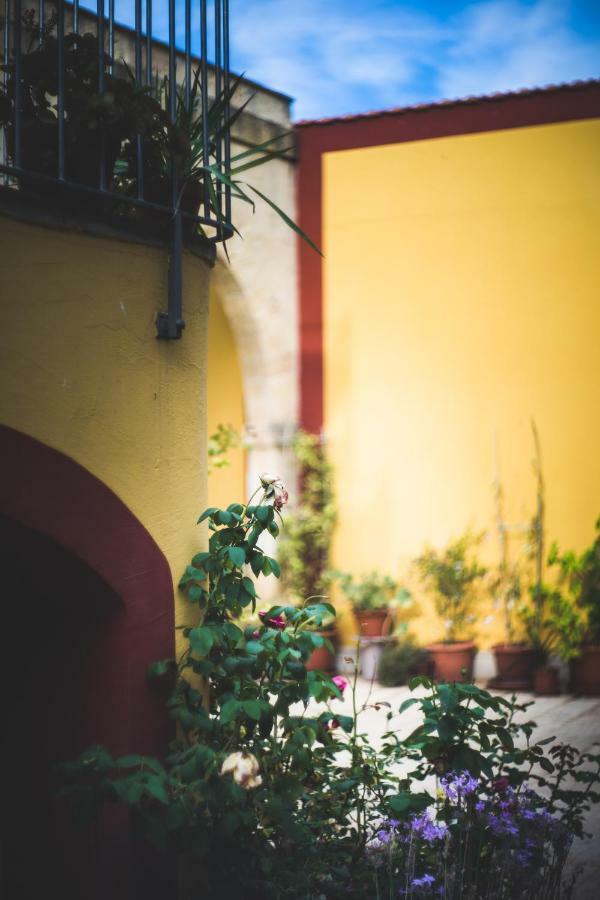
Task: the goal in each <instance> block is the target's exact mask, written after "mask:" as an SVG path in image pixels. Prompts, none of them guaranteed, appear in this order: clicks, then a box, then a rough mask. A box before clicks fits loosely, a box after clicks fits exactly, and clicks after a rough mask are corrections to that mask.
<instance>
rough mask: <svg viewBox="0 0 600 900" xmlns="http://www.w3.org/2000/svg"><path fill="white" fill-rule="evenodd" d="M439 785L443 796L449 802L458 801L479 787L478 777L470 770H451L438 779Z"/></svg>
mask: <svg viewBox="0 0 600 900" xmlns="http://www.w3.org/2000/svg"><path fill="white" fill-rule="evenodd" d="M440 787H441V789H442V791H443V793H444V796H445V797H446V799H447V800H449V801H450V802H451V803H460V801H461V800H463V799H464V798H465V797H468V796H470V795H471V794H474V793H475V791H476V790H477V789H478V787H479V779H478V778H474V777H473V776H472V775H471V773H470V772H467V771H466V770H465V771H464V772H451V773H450V774H449V775H447V776H446V777H445V778H441V779H440Z"/></svg>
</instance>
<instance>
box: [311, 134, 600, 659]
mask: <svg viewBox="0 0 600 900" xmlns="http://www.w3.org/2000/svg"><path fill="white" fill-rule="evenodd" d="M599 159H600V121H598V120H591V121H581V122H570V123H566V124H559V125H546V126H539V127H531V128H522V129H515V130H506V131H496V132H492V133H486V134H475V135H463V136H458V137H450V138H441V139H436V140H428V141H420V142H414V143H404V144H398V145H391V146H381V147H373V148H368V149H360V150H349V151H341V152H335V153H329V154H327V155H326V156H325V158H324V164H323V165H324V171H323V176H324V198H323V204H324V209H323V213H324V250H325V263H324V342H325V423H326V424H325V427H326V432H327V435H328V437H329V440H330V450H331V458H332V461H333V463H334V465H335V469H336V476H337V488H338V498H339V500H338V502H339V513H340V515H339V527H338V529H337V534H336V540H335V551H334V556H335V563H336V565H338V566H340V567H342V568H345V569H348V570H350V571H353V572H355V573H361V572H364V571H366V570H368V569H372V568H378V569H379V570H382V571H389V572H390V573H392V574H394V575H402V574H404V573H406V571H407V567H408V564H409V561H410V560H411V559H412V558H414V556H415V555H417V554H418V553H419V552H420V551H421V549H422V548H423V545H424V544H425V542H427V541H429V542H431V543H433V544H434V545H437V546H440V547H441V546H443V545H444V544H445V543H446V542H447V541H448V540H449V539H450V538H451V537H453V536H457V535H458V534H460V533H462V532H463V531H464V529H465V528H466V527H467V526H471V527H473V528H475V529H488V530H489V531H490V534H489V537H488V538H487V540H486V542H485V544H484V547H483V549H482V556H484V557H486V558H488V559H490V560H493V559H494V557H495V551H496V544H495V536H494V533H493V515H494V506H493V496H492V482H493V480H494V477H495V472H496V459H497V463H498V468H499V472H500V474H501V477H502V479H503V481H504V486H505V491H506V494H507V512H508V518H509V519H510V521H511V522H513V523H517V524H518V523H526V522H527V521H528V520H529V519H530V517H531V515H532V512H533V508H534V500H535V485H534V479H533V475H532V470H531V460H532V456H533V446H532V439H531V431H530V417H534V418H535V420H536V422H537V425H538V428H539V432H540V437H541V442H542V450H543V456H544V472H545V477H546V481H547V505H548V514H547V526H548V533H549V536H550V537H553V538H557V539H558V540H559V541H560V542H561V543H562V544H563V545H564V546H574V547H582V546H583V545H584V544H585V543H586V542H589V541H590V540H591V538H592V535H593V525H594V521H595V518H596V517H597V515H598V513H600V453H599V451H598V448H599V447H600V401H599V398H600V354H599V352H598V337H599V335H600V303H599V302H598V285H599V284H600V253H599V252H598V235H599V234H600V167H599V166H598V161H599ZM367 186H368V188H367ZM512 543H513V549H517V550H518V549H519V547H520V544H521V538H520V537H514V538H513V540H512ZM428 609H429V607H428V605H427V603H425V606H424V610H425V612H426V613H427V612H428ZM484 614H485V611H484ZM492 615H493V621H491V622H487V623H484V622H480V623H479V639H480V645H481V646H487V645H489V644H490V643H493V640H494V639H495V638H497V637H500V635H501V631H500V618H501V617H500V615H499V612H498V611H497V610H496V611H494V610H492ZM482 618H483V615H482ZM414 630H415V632H416V633H417V634H418V635H419V637H421V638H422V639H423V640H427V639H429V638H436V637H440V636H441V629H440V626H439V623H438V622H437V621H435V620H434V619H433V618H432V617H431V616H430V615H425V616H424V617H422V618H421V619H419V620H418V621H417V622H416V623H415V628H414Z"/></svg>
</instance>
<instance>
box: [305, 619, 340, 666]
mask: <svg viewBox="0 0 600 900" xmlns="http://www.w3.org/2000/svg"><path fill="white" fill-rule="evenodd" d="M317 634H320V635H321V637H324V638H328V639H329V640H330V641H331V642H332V643H333V640H334V638H335V629H334V628H328V629H325V630H324V631H317ZM305 665H306V668H307V669H308V670H309V671H313V670H314V669H320V670H321V671H322V672H333V670H334V669H335V653H332V652H331V650H329V648H328V647H326V646H325V645H324V644H323V646H322V647H316V648H315V649H314V650H313V652H312V653H311V655H310V657H309V658H308V660H307V662H306V663H305Z"/></svg>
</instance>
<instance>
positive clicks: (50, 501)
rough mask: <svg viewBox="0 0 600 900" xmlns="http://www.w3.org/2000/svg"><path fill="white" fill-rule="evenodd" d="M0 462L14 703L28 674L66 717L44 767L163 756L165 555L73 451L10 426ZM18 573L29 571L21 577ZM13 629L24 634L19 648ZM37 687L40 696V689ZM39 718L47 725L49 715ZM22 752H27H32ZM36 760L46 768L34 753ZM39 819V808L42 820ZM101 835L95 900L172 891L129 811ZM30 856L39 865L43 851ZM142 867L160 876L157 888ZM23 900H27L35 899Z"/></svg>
mask: <svg viewBox="0 0 600 900" xmlns="http://www.w3.org/2000/svg"><path fill="white" fill-rule="evenodd" d="M0 459H1V461H2V462H1V471H0V526H1V528H0V540H2V541H3V548H2V549H3V550H4V551H5V553H4V558H5V569H6V573H7V578H8V580H6V579H5V580H4V582H3V583H4V588H5V590H4V591H3V594H4V596H3V599H2V607H3V626H2V627H3V629H4V635H3V637H4V643H5V644H6V645H7V646H9V647H10V649H11V652H10V653H9V654H8V657H10V658H11V659H12V662H11V664H10V667H9V669H8V671H5V672H4V673H3V676H2V681H3V685H2V686H3V689H4V690H5V691H6V694H7V696H10V697H13V699H14V693H11V692H12V691H13V686H15V687H16V689H17V691H19V690H20V689H21V688H19V686H18V685H19V684H20V682H22V681H23V675H24V673H26V671H29V673H30V674H29V676H28V678H29V687H22V690H23V691H29V693H28V697H29V698H30V699H28V700H27V702H28V703H31V698H32V697H33V704H32V710H35V707H36V703H37V704H38V705H39V704H44V703H46V702H51V703H52V704H54V706H53V708H55V709H56V710H58V713H57V718H58V719H59V721H58V723H56V722H54V723H53V737H52V740H53V741H54V743H55V745H56V746H53V747H50V748H48V747H47V743H48V742H46V744H44V741H43V740H41V739H40V740H39V745H40V760H39V769H40V771H41V770H42V769H43V765H44V760H43V759H42V758H41V757H42V755H45V756H44V758H45V759H46V761H47V757H48V754H50V756H52V757H53V759H52V761H53V762H54V761H56V758H58V757H60V754H61V752H63V753H66V754H77V753H79V752H81V750H83V749H85V747H87V746H89V745H90V744H93V743H96V744H102V745H104V746H106V747H107V748H108V750H109V751H110V752H111V753H113V754H115V755H120V754H125V753H130V752H138V753H144V754H151V755H157V756H161V755H162V754H163V753H164V750H165V748H166V745H167V743H168V740H169V739H170V737H171V736H172V734H171V727H170V725H169V720H168V718H167V716H166V715H165V708H164V697H161V696H157V695H156V694H155V693H154V692H153V691H152V690H150V689H149V688H148V685H147V682H146V679H145V672H146V668H147V666H148V664H149V663H150V662H152V661H153V660H156V659H161V658H164V657H167V656H172V655H173V652H174V634H175V632H174V597H173V585H172V578H171V573H170V570H169V566H168V563H167V561H166V559H165V557H164V555H163V553H162V552H161V550H160V548H159V547H158V545H157V544H156V542H155V541H154V540H153V538H152V537H151V536H150V534H149V533H148V532H147V530H146V529H145V528H144V527H143V525H142V524H141V523H140V522H139V521H138V520H137V519H136V517H135V516H134V515H133V514H132V513H131V511H130V510H129V509H128V508H127V507H126V506H125V504H124V503H123V502H122V501H121V500H120V499H119V498H118V497H117V496H116V495H115V494H114V493H113V492H112V491H111V490H110V489H109V488H107V487H106V485H104V484H102V482H100V481H99V480H98V479H97V478H95V477H94V476H93V475H91V474H90V473H89V472H88V471H86V470H85V469H84V468H83V467H82V466H80V465H79V464H78V463H76V462H75V461H74V460H72V459H69V458H68V457H66V456H65V455H64V454H61V453H59V452H57V451H56V450H53V449H51V448H50V447H47V446H46V445H44V444H41V443H40V442H39V441H36V440H34V439H33V438H30V437H28V436H26V435H24V434H22V433H20V432H17V431H14V430H13V429H10V428H7V427H4V426H0ZM9 569H10V570H12V575H11V576H10V577H8V571H9ZM15 571H16V572H17V573H18V572H22V574H23V577H22V579H21V578H20V577H15ZM49 581H50V582H52V583H50V584H49V583H48V582H49ZM21 584H22V585H23V593H24V596H21V595H20V590H19V588H20V586H21ZM9 585H10V588H8V589H7V587H8V586H9ZM36 604H37V607H36ZM42 604H43V615H41V616H40V610H41V609H42ZM11 623H12V626H11ZM7 629H10V630H11V631H14V632H15V633H14V635H13V638H14V647H12V646H11V645H10V636H9V635H8V634H7ZM30 629H34V630H35V629H37V630H35V631H34V632H31V631H30ZM40 629H45V630H46V631H47V632H48V640H49V641H52V642H53V644H55V645H56V655H57V657H58V659H59V660H60V661H61V665H62V668H61V666H57V667H56V670H55V668H54V666H53V665H52V660H53V654H52V647H50V648H48V647H47V646H46V643H44V640H43V637H44V636H43V635H42V636H40V634H39V632H40ZM28 633H35V635H36V637H35V640H34V641H31V640H28ZM36 642H37V643H36ZM39 648H43V650H44V652H43V653H40V652H39ZM70 648H71V649H73V651H74V652H70ZM4 655H5V659H6V656H7V655H6V654H4ZM32 657H33V662H32ZM38 657H39V661H40V662H39V666H38V668H37V669H36V668H35V665H36V660H37V659H38ZM22 659H26V660H27V665H26V666H23V665H21V660H22ZM65 659H66V660H67V666H68V668H67V669H65V665H64V662H65ZM32 666H33V668H32ZM65 673H66V674H65ZM56 678H61V679H62V682H61V685H63V683H64V686H61V687H59V688H58V689H57V687H56V684H53V683H51V680H52V679H56ZM25 680H27V679H25ZM36 682H37V683H39V685H40V690H39V692H35V691H34V693H33V694H32V689H31V685H35V684H36ZM50 687H51V688H52V690H50ZM46 697H48V700H46ZM5 706H6V708H9V707H10V709H11V710H12V713H13V714H14V712H15V710H16V711H17V715H16V718H15V722H16V723H17V726H16V727H17V728H19V729H22V730H23V735H24V738H25V740H26V742H27V743H26V744H25V745H24V746H26V747H27V748H30V746H31V744H32V743H37V742H38V739H37V737H36V732H35V728H33V729H31V728H29V724H28V720H27V718H26V717H24V716H20V715H19V714H18V710H19V700H18V698H17V700H16V701H15V702H12V703H8V704H5ZM5 711H6V710H5ZM61 715H62V717H63V719H64V727H63V726H62V725H61V724H60V718H61ZM34 717H35V713H34ZM69 717H71V720H69ZM73 717H76V718H77V721H76V722H73V721H72V719H73ZM37 719H38V720H39V721H40V722H42V721H43V716H42V715H38V717H37ZM6 724H8V723H7V722H6V718H5V725H6ZM13 743H14V742H13ZM44 747H46V749H43V748H44ZM11 752H12V753H13V756H12V758H13V759H17V760H18V759H19V758H18V756H17V757H16V756H15V755H14V751H11ZM23 752H24V753H25V756H27V753H29V752H30V751H29V749H27V751H25V749H24V751H23ZM31 759H32V760H33V762H32V766H33V767H36V763H35V754H34V755H32V756H31ZM24 797H27V792H25V794H24ZM29 802H31V798H30V800H29ZM35 816H36V811H35V808H34V809H32V810H31V817H32V821H33V819H34V818H35ZM8 824H9V826H10V823H8ZM101 831H102V835H101V839H100V843H99V845H98V847H99V849H98V854H97V859H96V865H95V867H94V868H93V870H90V872H89V874H90V875H92V871H93V875H92V880H93V881H94V882H95V883H94V884H88V885H87V887H86V896H85V900H88V898H89V900H92V898H94V900H96V898H98V900H99V898H101V897H102V898H104V897H105V896H110V897H111V898H113V900H125V898H127V900H131V898H134V897H137V895H138V893H140V891H141V893H140V896H141V895H143V896H144V897H152V896H155V892H154V891H153V890H152V885H154V887H155V888H156V891H157V893H156V896H159V894H160V893H161V892H162V895H163V896H164V891H165V887H166V885H167V884H168V883H169V879H170V875H169V874H165V871H164V866H163V865H162V864H159V865H158V867H156V868H155V866H154V865H149V861H148V860H147V859H144V860H143V865H142V866H141V867H140V865H139V862H140V860H139V854H140V849H139V847H136V845H135V842H133V841H132V839H131V835H130V832H129V829H128V826H127V819H126V817H125V815H124V813H123V812H118V811H117V812H116V813H115V812H112V813H109V814H108V816H107V817H105V819H104V821H103V823H102V826H101ZM32 837H33V832H32ZM65 840H69V837H68V831H67V832H65ZM73 850H74V852H75V853H77V852H78V851H77V849H76V848H75V847H74V848H73ZM30 852H31V854H32V859H34V858H35V856H36V848H35V846H31V848H30ZM134 855H135V856H138V859H137V861H136V859H135V858H133V857H134ZM98 861H100V863H99V862H98ZM141 869H143V870H146V871H150V870H154V871H153V875H152V879H150V883H149V879H147V878H144V877H143V875H142V876H141V875H140V870H141ZM163 876H164V877H163ZM64 896H65V897H69V898H71V896H72V895H71V894H69V893H68V892H67V891H65V892H64ZM73 896H74V897H75V896H76V895H73ZM19 900H21V898H19ZM23 900H28V897H27V895H26V894H24V895H23ZM77 900H78V897H77ZM81 900H84V898H83V897H82V898H81Z"/></svg>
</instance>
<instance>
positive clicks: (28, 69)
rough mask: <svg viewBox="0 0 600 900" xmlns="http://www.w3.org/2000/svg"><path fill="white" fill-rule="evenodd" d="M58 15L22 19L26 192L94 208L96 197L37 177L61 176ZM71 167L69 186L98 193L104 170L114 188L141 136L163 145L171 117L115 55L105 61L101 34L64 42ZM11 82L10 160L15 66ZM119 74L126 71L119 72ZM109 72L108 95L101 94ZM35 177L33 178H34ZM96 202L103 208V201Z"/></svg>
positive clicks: (6, 94)
mask: <svg viewBox="0 0 600 900" xmlns="http://www.w3.org/2000/svg"><path fill="white" fill-rule="evenodd" d="M56 24H57V16H56V12H52V14H51V15H50V17H49V18H47V19H46V20H45V21H44V22H43V23H42V24H41V26H40V23H38V22H36V21H35V20H34V18H33V15H32V11H31V10H28V11H26V13H24V14H23V16H22V31H23V33H24V35H25V36H26V39H27V45H26V46H25V48H24V52H23V53H22V54H21V60H20V86H21V137H22V141H21V159H20V165H21V168H22V169H23V170H25V174H22V175H20V176H19V181H20V186H21V187H26V188H27V190H28V191H29V192H30V193H32V194H34V195H38V196H44V197H48V196H50V195H51V196H55V195H60V198H61V203H62V204H63V205H64V204H65V202H66V201H67V198H68V201H69V203H70V204H71V205H72V206H73V205H74V206H75V207H76V208H79V207H80V208H85V209H88V210H89V207H90V202H91V201H90V197H89V195H81V194H80V193H78V192H70V191H69V189H68V187H66V186H65V185H63V184H58V183H56V182H48V181H44V180H40V179H37V178H35V177H31V176H35V175H36V174H37V175H41V176H45V177H46V178H51V179H55V178H56V177H57V175H58V164H59V158H58V116H57V109H58V38H57V35H56V33H55V32H56ZM63 54H64V60H63V63H64V65H63V104H64V117H65V118H64V165H65V173H66V177H67V179H68V181H69V182H72V183H76V184H79V185H82V186H85V187H93V188H96V187H98V184H99V179H100V167H101V165H103V166H104V174H105V178H106V183H107V185H109V186H111V187H112V186H114V185H113V170H114V167H115V164H116V161H117V158H118V157H119V155H120V154H121V153H122V152H126V150H127V148H128V147H131V146H133V144H134V141H135V137H136V135H137V134H141V135H142V137H143V138H144V139H145V140H157V139H161V138H162V136H163V135H165V134H166V130H167V129H168V127H169V122H168V117H167V115H166V113H165V111H164V110H163V109H162V107H161V105H160V103H159V102H158V100H157V99H156V98H154V97H152V96H151V93H150V91H149V89H148V88H145V87H139V86H137V85H136V83H135V79H134V78H133V76H132V75H131V73H129V71H128V70H127V68H126V67H125V68H124V71H123V73H122V74H120V69H121V68H123V67H117V66H116V64H115V61H114V60H113V59H112V58H111V57H110V56H109V54H108V53H104V55H103V56H102V57H101V58H100V59H99V57H98V38H97V36H96V35H95V34H91V33H86V34H77V33H69V34H65V36H64V41H63ZM2 69H4V72H5V73H6V76H7V80H6V84H5V86H4V88H3V89H0V124H2V125H4V126H6V135H7V150H8V156H9V160H12V159H13V157H14V144H15V109H14V106H15V86H16V81H15V64H14V62H5V64H4V65H3V66H2ZM117 69H119V71H117ZM100 72H102V76H103V79H104V91H103V92H102V93H100V92H99V90H98V80H99V74H100ZM27 173H31V174H27ZM94 202H98V201H97V199H95V200H94Z"/></svg>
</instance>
